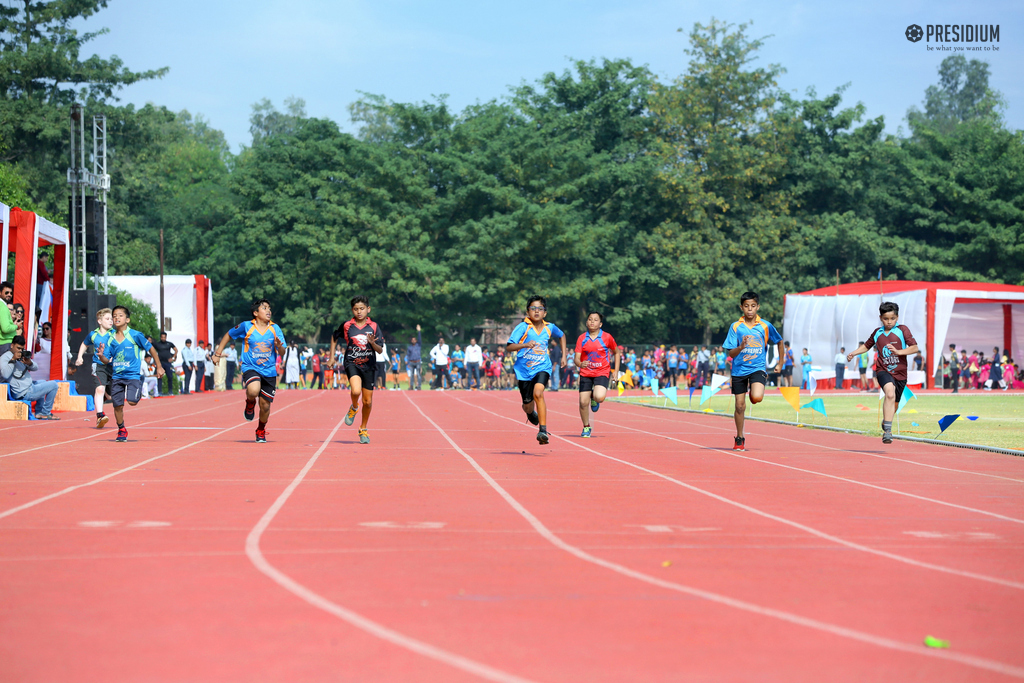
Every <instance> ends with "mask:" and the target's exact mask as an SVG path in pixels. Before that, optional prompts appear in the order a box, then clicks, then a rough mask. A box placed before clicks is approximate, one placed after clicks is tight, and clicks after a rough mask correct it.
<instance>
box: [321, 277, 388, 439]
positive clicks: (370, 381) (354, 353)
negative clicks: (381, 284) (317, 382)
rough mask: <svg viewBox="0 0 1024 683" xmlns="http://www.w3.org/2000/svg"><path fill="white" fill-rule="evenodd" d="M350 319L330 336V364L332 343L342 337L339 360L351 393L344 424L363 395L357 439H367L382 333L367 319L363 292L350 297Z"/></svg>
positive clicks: (367, 305)
mask: <svg viewBox="0 0 1024 683" xmlns="http://www.w3.org/2000/svg"><path fill="white" fill-rule="evenodd" d="M351 305H352V319H351V320H346V321H345V322H344V323H342V325H341V327H339V328H338V329H336V330H335V331H334V335H333V336H332V337H331V360H329V361H327V363H328V365H330V366H332V367H333V365H334V358H335V355H334V348H335V345H336V344H337V343H338V342H339V341H341V340H344V342H345V356H344V360H343V362H342V364H343V365H344V367H345V375H346V376H348V378H349V379H348V381H349V388H350V391H351V395H352V407H350V408H349V409H348V414H347V415H345V424H347V425H351V424H352V423H353V422H355V419H356V413H357V412H359V397H360V395H361V396H362V399H363V421H362V422H361V423H360V425H359V443H370V435H369V433H368V432H367V431H366V425H367V424H369V422H370V411H371V410H373V385H374V380H375V379H376V374H377V354H378V353H383V352H384V333H383V332H382V331H381V329H380V326H379V325H377V323H375V322H373V321H372V320H370V300H369V299H367V298H366V297H365V296H362V295H360V296H357V297H354V298H353V299H352V301H351Z"/></svg>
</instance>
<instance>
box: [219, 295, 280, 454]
mask: <svg viewBox="0 0 1024 683" xmlns="http://www.w3.org/2000/svg"><path fill="white" fill-rule="evenodd" d="M232 339H241V340H242V342H243V343H242V386H243V387H245V412H244V413H243V415H244V416H245V419H246V420H249V421H250V422H251V421H252V419H253V417H255V416H256V401H257V399H259V403H260V421H259V424H258V425H257V427H256V443H266V442H267V421H268V420H269V419H270V404H271V403H273V402H274V394H275V393H276V392H277V354H282V355H283V354H284V351H285V341H284V333H283V332H282V331H281V328H280V327H278V326H277V324H276V323H274V322H272V321H271V310H270V302H269V301H267V300H266V299H258V300H256V301H254V302H253V304H252V320H247V321H245V322H244V323H240V324H238V325H236V326H234V327H232V328H231V329H230V330H228V332H227V333H226V334H225V335H224V337H223V338H221V340H220V344H218V345H217V351H216V352H215V353H214V354H213V362H214V363H215V364H216V363H217V362H218V361H219V360H220V358H221V355H222V354H223V351H224V347H225V346H227V345H228V343H230V341H231V340H232Z"/></svg>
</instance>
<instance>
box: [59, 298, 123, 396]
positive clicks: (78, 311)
mask: <svg viewBox="0 0 1024 683" xmlns="http://www.w3.org/2000/svg"><path fill="white" fill-rule="evenodd" d="M116 305H117V297H116V296H114V295H113V294H101V293H100V292H99V291H97V290H95V289H73V290H71V291H70V292H68V341H69V344H70V346H69V350H70V351H71V356H72V362H71V364H70V365H69V366H68V379H70V380H72V381H74V382H75V387H76V389H77V390H78V393H79V394H81V395H83V396H89V395H92V392H93V390H94V389H95V388H96V381H95V379H93V376H92V365H91V363H92V353H91V352H88V351H87V352H86V353H85V354H83V355H82V365H81V366H79V367H78V369H77V370H76V371H75V372H74V373H71V370H72V369H73V368H74V367H75V364H74V359H76V358H78V348H79V347H80V346H81V345H82V342H83V341H85V338H86V337H87V336H88V335H89V333H90V332H92V331H93V330H95V329H96V328H97V327H99V325H98V324H97V323H96V311H98V310H100V309H101V308H113V307H114V306H116Z"/></svg>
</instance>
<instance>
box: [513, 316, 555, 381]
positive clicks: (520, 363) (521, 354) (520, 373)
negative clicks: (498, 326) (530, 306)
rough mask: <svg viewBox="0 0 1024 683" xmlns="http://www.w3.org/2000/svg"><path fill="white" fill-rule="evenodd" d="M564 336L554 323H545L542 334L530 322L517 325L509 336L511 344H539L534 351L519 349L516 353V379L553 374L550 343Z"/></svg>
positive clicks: (526, 321) (514, 366)
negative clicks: (529, 342)
mask: <svg viewBox="0 0 1024 683" xmlns="http://www.w3.org/2000/svg"><path fill="white" fill-rule="evenodd" d="M562 336H564V333H563V332H562V331H561V330H560V329H558V327H557V326H556V325H555V324H554V323H544V327H543V328H542V329H541V332H540V333H538V332H537V330H536V328H535V327H534V326H533V324H532V323H531V322H530V321H529V320H524V321H523V322H521V323H519V324H518V325H516V327H515V329H514V330H512V334H511V335H509V338H508V343H509V344H525V343H526V342H528V341H535V342H537V346H535V347H533V348H532V349H519V351H517V352H516V362H515V365H513V366H512V367H513V368H514V369H515V371H516V377H517V378H518V379H520V380H528V379H533V378H534V377H536V376H537V373H538V372H547V373H549V374H550V373H551V357H550V356H548V342H549V341H551V339H552V338H555V339H557V338H559V337H562Z"/></svg>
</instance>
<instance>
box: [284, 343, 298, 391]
mask: <svg viewBox="0 0 1024 683" xmlns="http://www.w3.org/2000/svg"><path fill="white" fill-rule="evenodd" d="M281 369H282V370H283V371H284V383H285V386H286V387H287V388H289V389H294V388H296V387H297V386H298V385H299V349H298V347H296V346H295V340H294V339H292V341H291V342H290V343H289V344H288V348H286V349H285V350H284V358H282V359H281Z"/></svg>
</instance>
